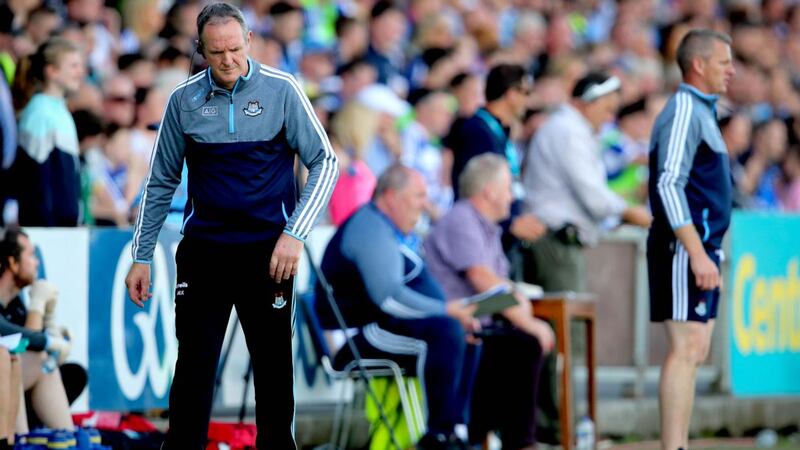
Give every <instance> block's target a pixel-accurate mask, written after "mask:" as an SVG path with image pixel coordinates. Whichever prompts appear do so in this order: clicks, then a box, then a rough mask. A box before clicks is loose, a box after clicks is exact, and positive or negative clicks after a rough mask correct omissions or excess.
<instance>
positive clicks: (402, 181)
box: [372, 163, 411, 201]
mask: <svg viewBox="0 0 800 450" xmlns="http://www.w3.org/2000/svg"><path fill="white" fill-rule="evenodd" d="M410 179H411V169H409V168H408V167H406V166H404V165H402V164H399V163H395V164H392V165H391V166H389V168H388V169H386V170H384V171H383V173H382V174H381V176H380V177H378V184H377V185H376V186H375V191H374V192H373V193H372V200H373V201H375V200H377V199H378V198H380V197H381V196H383V194H385V193H386V191H399V190H401V189H403V188H405V187H406V186H407V185H408V180H410Z"/></svg>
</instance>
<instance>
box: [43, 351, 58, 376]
mask: <svg viewBox="0 0 800 450" xmlns="http://www.w3.org/2000/svg"><path fill="white" fill-rule="evenodd" d="M56 369H58V354H56V353H49V354H48V355H47V358H45V360H44V362H43V363H42V372H43V373H50V372H52V371H54V370H56Z"/></svg>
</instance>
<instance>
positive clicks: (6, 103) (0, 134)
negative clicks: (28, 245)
mask: <svg viewBox="0 0 800 450" xmlns="http://www.w3.org/2000/svg"><path fill="white" fill-rule="evenodd" d="M16 156H17V122H16V116H15V115H14V102H13V100H12V98H11V89H10V88H9V86H8V82H7V81H6V77H5V76H2V72H0V226H2V225H3V224H4V218H5V206H6V199H7V198H8V196H9V194H10V192H9V189H11V183H9V178H10V176H11V173H10V172H9V169H10V168H11V165H12V164H13V163H14V158H16Z"/></svg>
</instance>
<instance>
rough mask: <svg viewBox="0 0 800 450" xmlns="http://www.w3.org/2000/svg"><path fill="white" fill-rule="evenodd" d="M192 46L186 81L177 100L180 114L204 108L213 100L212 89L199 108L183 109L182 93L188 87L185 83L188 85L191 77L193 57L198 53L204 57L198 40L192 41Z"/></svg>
mask: <svg viewBox="0 0 800 450" xmlns="http://www.w3.org/2000/svg"><path fill="white" fill-rule="evenodd" d="M194 44H195V46H194V50H193V51H192V56H190V57H189V70H188V71H187V72H186V81H184V82H183V85H184V86H183V90H182V91H181V96H180V98H179V99H178V109H180V110H181V112H185V113H190V112H195V111H197V110H198V109H200V108H202V107H203V106H205V105H206V103H208V102H209V101H210V100H211V99H212V98H214V89H209V91H208V94H206V99H205V101H204V102H203V103H201V104H200V105H199V106H197V107H196V108H193V109H183V93H184V92H186V88H187V87H188V85H187V84H186V83H188V82H189V78H191V77H192V66H193V64H194V55H196V54H198V53H199V54H200V55H202V56H203V58H205V57H206V55H205V49H204V48H203V41H202V40H200V39H196V40H195V41H194Z"/></svg>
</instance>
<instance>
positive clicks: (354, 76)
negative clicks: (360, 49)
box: [338, 58, 378, 105]
mask: <svg viewBox="0 0 800 450" xmlns="http://www.w3.org/2000/svg"><path fill="white" fill-rule="evenodd" d="M338 72H339V78H340V79H341V81H342V85H341V88H340V89H339V93H338V94H339V103H340V104H341V105H344V104H346V103H347V102H348V101H350V100H352V99H353V98H354V97H355V96H356V95H357V94H358V93H359V92H361V90H362V89H364V88H365V87H367V86H370V85H372V84H375V82H376V81H377V79H378V71H377V70H375V66H373V65H372V64H370V63H368V62H367V61H366V60H365V59H363V58H359V59H354V60H353V61H350V62H348V63H346V64H344V65H342V66H340V67H339V69H338Z"/></svg>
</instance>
